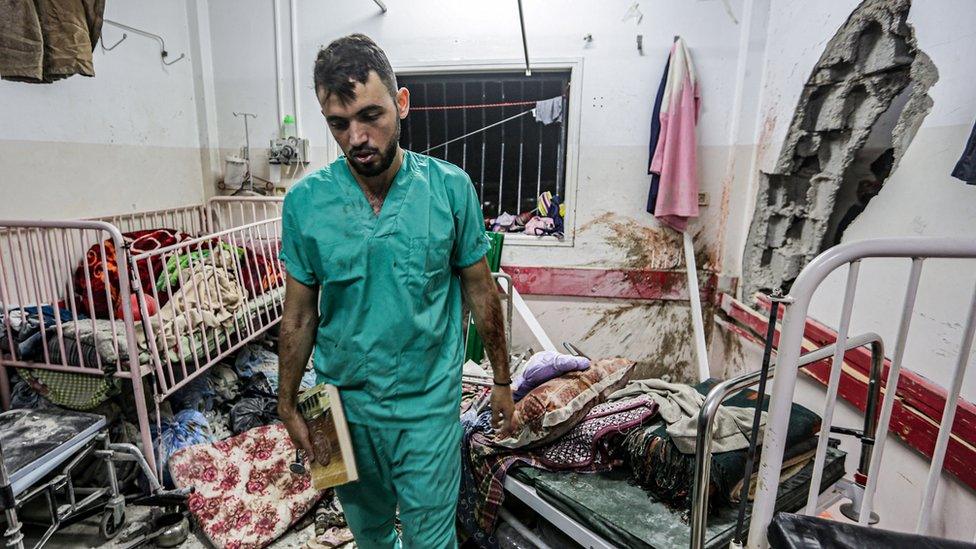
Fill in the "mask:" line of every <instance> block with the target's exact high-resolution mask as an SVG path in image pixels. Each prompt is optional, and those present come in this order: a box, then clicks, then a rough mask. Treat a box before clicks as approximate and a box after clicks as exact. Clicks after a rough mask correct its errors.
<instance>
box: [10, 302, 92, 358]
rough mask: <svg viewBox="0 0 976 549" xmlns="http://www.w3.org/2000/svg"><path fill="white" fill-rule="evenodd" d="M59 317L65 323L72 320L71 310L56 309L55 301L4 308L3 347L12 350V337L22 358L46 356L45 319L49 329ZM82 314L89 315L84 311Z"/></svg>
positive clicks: (17, 353)
mask: <svg viewBox="0 0 976 549" xmlns="http://www.w3.org/2000/svg"><path fill="white" fill-rule="evenodd" d="M38 313H40V314H38ZM57 318H60V319H61V322H62V323H66V322H69V321H71V320H72V316H71V311H70V310H68V309H65V308H64V307H63V306H59V307H58V308H57V309H55V307H54V306H53V305H42V306H41V307H40V309H38V308H37V307H35V306H30V307H18V308H14V309H10V310H2V309H0V351H3V352H6V353H9V352H10V343H11V338H12V339H13V347H14V352H15V353H16V355H17V357H18V358H19V359H20V360H36V359H37V358H38V357H43V356H44V351H43V349H44V347H43V345H44V336H42V335H41V323H42V322H43V324H44V329H45V330H49V329H50V328H51V327H52V326H53V327H56V325H57V320H56V319H57ZM79 318H87V317H86V316H85V315H81V316H80V317H79ZM8 327H9V329H10V333H9V334H8V332H7V328H8ZM45 335H48V334H45Z"/></svg>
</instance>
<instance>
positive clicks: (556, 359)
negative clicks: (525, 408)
mask: <svg viewBox="0 0 976 549" xmlns="http://www.w3.org/2000/svg"><path fill="white" fill-rule="evenodd" d="M589 367H590V359H588V358H586V357H582V356H575V355H564V354H561V353H557V352H555V351H542V352H541V353H536V354H534V355H532V358H530V359H529V362H528V364H526V365H525V368H523V369H522V372H521V373H520V374H519V375H518V376H516V377H515V379H514V380H512V391H513V392H512V398H513V399H515V401H516V402H518V401H520V400H522V398H523V397H524V396H525V395H527V394H529V391H531V390H532V389H535V388H536V387H538V386H539V385H542V384H543V383H545V382H547V381H549V380H550V379H552V378H555V377H559V376H561V375H563V374H565V373H566V372H576V371H580V370H586V369H587V368H589Z"/></svg>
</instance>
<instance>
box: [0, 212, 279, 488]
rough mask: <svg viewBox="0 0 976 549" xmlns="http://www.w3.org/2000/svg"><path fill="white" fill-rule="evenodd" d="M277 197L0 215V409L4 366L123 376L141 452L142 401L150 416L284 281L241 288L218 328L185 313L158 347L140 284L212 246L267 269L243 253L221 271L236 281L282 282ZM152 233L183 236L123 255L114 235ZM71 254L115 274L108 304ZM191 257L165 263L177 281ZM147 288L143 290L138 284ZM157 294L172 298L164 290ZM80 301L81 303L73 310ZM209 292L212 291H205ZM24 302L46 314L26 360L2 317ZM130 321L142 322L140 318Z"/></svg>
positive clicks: (251, 334)
mask: <svg viewBox="0 0 976 549" xmlns="http://www.w3.org/2000/svg"><path fill="white" fill-rule="evenodd" d="M282 204H283V199H282V198H280V197H246V196H240V197H238V196H235V197H215V198H212V199H210V200H209V201H208V202H206V203H204V204H198V205H192V206H183V207H177V208H169V209H164V210H156V211H147V212H134V213H128V214H122V215H116V216H110V217H104V218H98V219H87V220H77V221H33V220H0V312H3V310H5V311H6V312H7V313H8V314H7V316H6V321H3V322H0V341H6V343H5V344H4V345H2V348H0V401H2V404H3V406H4V409H8V408H9V407H10V399H11V387H10V380H9V379H8V377H7V367H12V368H20V369H25V370H28V371H30V372H33V373H38V372H39V373H40V374H39V375H48V376H51V377H52V379H53V378H55V376H60V377H58V378H57V379H61V380H63V379H65V378H66V377H67V376H65V374H76V375H75V376H74V378H73V379H74V381H72V383H80V384H82V385H86V386H87V385H88V384H89V382H95V383H98V382H99V380H108V381H106V383H108V382H109V381H110V382H111V383H113V384H115V383H119V384H120V385H122V384H121V382H123V381H124V382H125V384H124V385H122V386H123V390H129V391H131V392H132V393H133V395H134V399H133V401H134V405H135V409H136V415H137V419H138V421H137V423H138V425H137V426H138V428H139V431H140V436H141V442H142V447H143V448H153V447H154V445H153V441H152V434H151V431H150V421H149V418H150V409H149V407H150V406H153V405H155V406H156V407H157V416H158V406H159V404H160V403H161V402H162V401H163V400H165V399H166V398H168V397H170V396H171V395H172V394H173V393H175V392H176V391H178V390H180V389H181V388H182V387H184V386H186V385H187V384H188V383H190V382H192V381H193V380H194V379H196V378H197V377H199V376H201V375H204V374H205V373H206V372H207V370H208V369H209V368H210V367H212V366H213V365H215V364H218V363H219V362H220V361H221V360H224V359H225V358H226V357H228V356H229V355H231V354H232V353H233V352H235V351H236V350H237V349H239V348H241V347H242V346H243V345H245V344H247V343H248V342H249V341H252V340H254V339H255V338H257V337H258V336H260V335H261V334H262V333H264V332H266V331H267V330H268V329H269V328H271V327H272V326H274V325H275V324H277V322H278V321H279V320H280V316H281V309H282V307H283V303H284V284H283V283H278V284H276V285H273V286H274V287H271V288H268V289H267V291H264V292H245V294H247V295H245V296H244V302H243V304H242V305H241V306H240V308H238V309H237V310H236V312H235V314H234V315H233V316H232V318H230V319H228V320H227V321H225V322H223V323H222V324H221V325H219V326H211V325H208V324H206V323H199V324H198V323H195V322H191V320H190V319H189V317H188V318H187V321H186V323H183V324H182V325H181V322H177V321H175V319H174V322H173V326H175V328H172V329H173V331H174V332H176V333H175V335H173V334H167V337H168V338H169V339H167V340H166V341H170V340H172V342H173V345H172V346H170V348H160V347H161V345H159V344H158V343H157V342H158V341H160V339H161V337H160V333H166V329H169V328H168V327H167V328H164V327H163V326H162V324H161V321H160V320H159V316H160V315H153V314H151V310H152V308H153V302H155V303H160V295H164V294H163V292H157V285H158V283H156V284H153V283H152V281H156V280H157V279H159V280H164V281H165V280H168V279H169V277H167V276H161V275H165V274H166V273H165V266H166V265H167V264H168V262H169V260H170V259H171V258H179V257H186V256H188V255H190V254H191V253H192V252H194V251H198V250H208V251H210V252H211V253H212V252H213V251H214V250H219V248H220V247H222V246H229V247H233V248H234V249H247V250H249V251H253V252H257V253H258V254H260V255H261V256H262V257H263V258H266V259H267V263H266V264H267V265H268V267H267V269H268V272H255V268H254V267H252V265H251V263H250V262H247V261H245V260H244V258H237V259H232V260H230V261H231V264H228V265H227V266H228V267H231V268H232V269H231V271H232V272H233V275H232V276H233V277H234V278H235V279H236V280H235V281H236V283H237V284H238V285H240V286H241V287H245V288H246V287H248V284H251V285H253V284H254V282H253V281H254V280H256V279H260V280H262V281H263V280H264V279H265V277H270V278H274V279H277V280H281V281H283V280H284V269H283V267H282V266H281V265H280V263H279V262H278V260H277V256H278V251H279V248H280V240H279V235H280V234H281V207H282ZM159 228H167V229H171V230H176V231H180V232H184V233H186V234H189V235H190V236H191V238H190V239H188V240H183V241H181V242H178V243H177V244H174V245H171V246H165V247H162V248H158V249H153V250H148V251H140V252H136V251H133V250H130V248H129V244H127V242H126V240H125V239H124V238H123V236H122V235H123V233H128V232H133V231H142V230H149V229H159ZM106 243H108V244H106ZM111 244H114V250H113V248H112V246H111ZM235 255H236V254H235ZM248 257H250V256H248ZM82 261H87V262H88V265H91V264H92V262H97V265H99V266H100V267H99V268H100V269H101V268H102V267H101V266H102V265H109V264H111V265H112V267H111V268H112V271H111V273H112V274H111V275H104V274H103V275H102V276H116V275H117V277H118V288H117V291H118V295H117V299H115V300H113V296H112V295H110V294H111V293H112V291H115V289H110V288H109V285H107V284H106V285H105V288H104V294H105V295H104V296H101V295H93V293H94V294H97V293H101V292H102V290H101V289H99V288H98V287H97V286H96V287H95V289H93V285H92V281H91V278H90V277H91V275H90V273H89V269H79V264H80V262H82ZM200 263H202V262H200V261H193V260H190V261H189V262H188V264H187V266H186V269H185V272H184V269H183V268H177V271H178V273H179V276H180V277H181V278H180V280H189V278H188V277H192V276H194V275H196V274H203V275H205V274H206V271H205V270H204V269H203V267H202V266H201V265H200ZM160 265H162V266H163V267H162V269H160V267H159V266H160ZM262 265H264V264H262ZM105 269H106V270H107V267H106V268H105ZM116 270H117V272H116ZM102 272H103V273H104V272H105V271H102ZM78 273H83V275H84V280H82V281H81V282H83V284H81V285H80V287H84V288H86V289H87V296H86V295H78V294H79V292H78V291H76V290H75V287H76V286H79V281H78V280H75V279H74V277H75V276H80V275H79V274H78ZM147 282H148V284H147ZM181 286H182V285H181ZM202 286H203V285H201V287H202ZM147 287H151V288H152V289H151V291H147V290H145V289H144V288H147ZM209 291H210V290H209V287H208V292H209ZM80 293H82V294H83V293H84V292H80ZM168 295H173V290H172V289H170V290H169V291H168ZM86 297H87V303H88V304H89V305H88V306H87V307H84V306H81V305H79V302H85V298H86ZM93 297H97V298H98V299H102V298H103V297H104V299H105V301H106V302H108V303H113V302H115V301H117V302H118V303H119V310H118V311H113V310H111V309H112V308H111V307H109V310H108V318H107V319H105V318H98V319H95V317H96V314H95V311H94V309H92V306H91V303H92V301H93ZM214 298H216V299H219V296H208V299H214ZM25 307H34V308H36V309H35V310H41V309H42V307H46V308H48V309H50V310H52V312H53V315H52V316H53V318H49V319H46V318H45V317H44V315H43V314H40V315H38V317H39V320H40V323H41V330H40V334H39V337H40V338H41V340H42V341H41V345H40V352H39V353H37V354H38V355H39V356H35V357H33V358H31V359H29V360H24V359H23V358H22V357H21V356H19V352H18V349H17V345H16V344H15V342H14V339H15V338H14V333H13V331H12V330H11V326H10V314H9V313H10V311H16V310H18V308H25ZM187 308H193V307H192V305H188V306H187ZM183 314H184V316H185V315H186V312H185V311H184V313H183ZM139 316H141V318H144V319H149V321H148V322H140V321H139V320H137V317H139ZM45 321H46V322H45ZM77 374H81V375H80V376H78V375H77ZM78 378H82V379H81V380H80V381H79V380H78ZM126 387H128V388H126ZM78 409H85V408H78ZM145 457H146V459H147V460H148V461H149V464H150V467H151V469H152V470H153V471H155V472H156V473H157V474H158V473H159V469H158V467H157V465H158V463H157V460H156V459H155V456H153V455H152V453H147V454H146V456H145Z"/></svg>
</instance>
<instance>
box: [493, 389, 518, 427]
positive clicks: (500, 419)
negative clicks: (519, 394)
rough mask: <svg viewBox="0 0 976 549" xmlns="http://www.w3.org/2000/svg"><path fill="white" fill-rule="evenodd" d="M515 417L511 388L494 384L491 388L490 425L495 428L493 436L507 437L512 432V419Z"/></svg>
mask: <svg viewBox="0 0 976 549" xmlns="http://www.w3.org/2000/svg"><path fill="white" fill-rule="evenodd" d="M514 417H515V401H514V400H513V399H512V388H511V387H506V386H501V385H495V386H494V387H492V388H491V426H492V427H494V429H495V438H496V439H499V440H500V439H503V438H508V437H509V435H511V434H512V431H513V428H512V420H513V418H514Z"/></svg>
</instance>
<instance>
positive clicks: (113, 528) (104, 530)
mask: <svg viewBox="0 0 976 549" xmlns="http://www.w3.org/2000/svg"><path fill="white" fill-rule="evenodd" d="M124 527H125V512H123V513H122V516H120V517H119V519H118V520H116V519H115V513H114V512H113V511H112V510H111V509H105V510H104V511H102V520H101V521H100V522H99V525H98V532H99V533H100V534H101V535H102V537H103V538H105V540H111V539H115V537H116V536H118V535H119V533H120V532H121V531H122V528H124Z"/></svg>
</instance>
